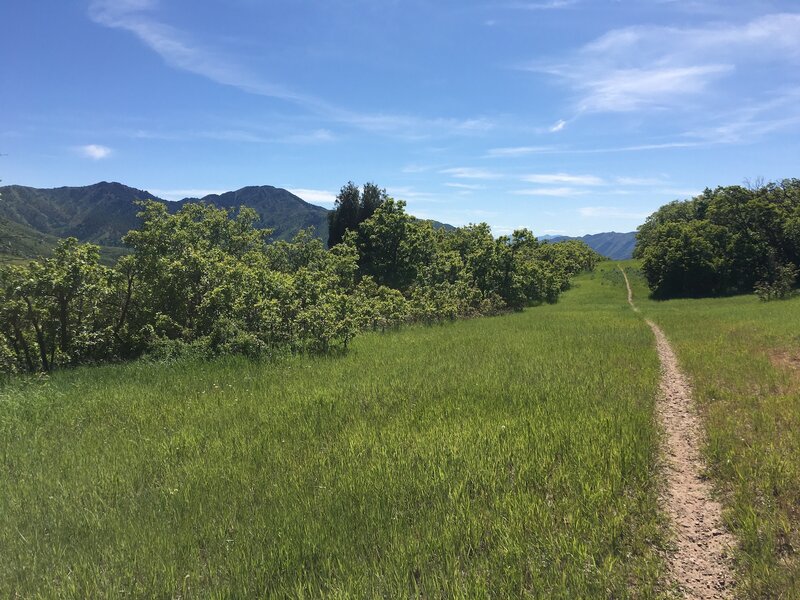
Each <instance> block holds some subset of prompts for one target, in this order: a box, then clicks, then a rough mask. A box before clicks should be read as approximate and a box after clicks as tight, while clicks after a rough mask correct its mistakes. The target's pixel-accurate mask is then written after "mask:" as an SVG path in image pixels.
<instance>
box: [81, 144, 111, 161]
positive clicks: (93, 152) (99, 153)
mask: <svg viewBox="0 0 800 600" xmlns="http://www.w3.org/2000/svg"><path fill="white" fill-rule="evenodd" d="M76 150H77V151H78V153H79V154H80V155H81V156H85V157H86V158H91V159H92V160H102V159H104V158H108V157H109V156H111V154H112V152H113V151H112V150H111V148H109V147H108V146H101V145H100V144H87V145H86V146H78V147H77V148H76Z"/></svg>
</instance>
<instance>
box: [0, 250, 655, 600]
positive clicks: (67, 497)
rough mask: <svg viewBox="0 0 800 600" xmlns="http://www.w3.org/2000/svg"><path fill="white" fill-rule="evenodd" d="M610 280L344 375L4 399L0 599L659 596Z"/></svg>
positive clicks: (240, 369) (383, 351)
mask: <svg viewBox="0 0 800 600" xmlns="http://www.w3.org/2000/svg"><path fill="white" fill-rule="evenodd" d="M611 267H612V265H603V268H602V269H600V271H599V272H598V273H596V274H593V275H585V276H582V277H580V278H578V279H577V281H576V284H575V285H574V287H573V289H571V290H570V291H569V292H567V293H566V294H565V295H564V296H563V297H562V299H561V300H560V301H559V303H558V304H555V305H546V306H540V307H536V308H531V309H528V310H526V311H524V312H520V313H514V314H509V315H506V316H501V317H493V318H481V319H473V320H467V321H459V322H454V323H449V324H446V325H442V326H434V327H422V326H417V327H409V328H405V329H401V330H399V331H393V332H388V333H385V334H377V333H376V334H367V335H363V336H361V337H359V338H357V339H356V340H355V341H354V343H353V345H352V348H351V350H350V351H349V352H348V353H346V354H344V355H341V356H334V357H327V358H320V357H317V358H315V357H308V356H306V357H299V356H298V357H290V358H285V359H283V360H278V361H273V362H250V361H247V360H245V359H237V358H230V357H229V358H224V359H219V360H216V361H211V362H199V361H198V362H192V361H183V362H175V363H171V364H163V363H159V364H156V363H148V362H145V361H139V362H135V363H131V364H126V365H119V366H103V367H93V368H80V369H75V370H72V371H61V372H56V373H54V374H52V375H51V376H49V377H42V378H30V379H25V380H16V381H13V382H11V383H7V384H5V387H3V388H0V515H2V519H0V556H1V557H2V560H0V596H2V597H24V598H40V597H41V598H45V597H67V598H87V597H117V596H119V597H125V596H132V597H153V598H241V597H258V596H263V597H295V598H303V597H306V598H317V597H329V598H372V597H383V598H401V597H426V598H430V597H437V598H459V597H460V598H474V597H495V598H501V597H533V598H578V597H596V598H609V597H614V598H627V597H633V598H651V597H662V596H664V595H667V594H668V593H669V590H666V589H665V588H664V587H663V583H662V582H663V569H664V567H663V562H662V560H661V558H660V557H661V556H662V555H663V551H664V549H665V547H666V542H665V536H664V523H663V518H662V516H661V514H660V512H659V510H658V505H657V492H658V490H657V486H658V477H657V473H656V468H657V464H658V460H657V451H658V431H657V428H656V427H655V424H654V420H653V404H654V400H655V395H656V387H657V381H658V375H659V369H658V360H657V356H656V353H655V350H654V347H653V340H652V338H651V334H650V332H649V330H648V329H647V327H646V326H645V325H644V324H643V323H642V321H641V319H640V317H639V316H637V315H635V314H634V313H633V312H632V311H630V310H629V309H628V307H627V305H626V304H625V297H624V294H623V293H622V291H621V288H620V286H619V282H618V281H616V279H615V275H614V272H613V269H611ZM609 269H611V270H609Z"/></svg>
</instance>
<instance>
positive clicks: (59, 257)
mask: <svg viewBox="0 0 800 600" xmlns="http://www.w3.org/2000/svg"><path fill="white" fill-rule="evenodd" d="M365 196H366V199H365V198H364V197H365ZM354 202H355V206H357V208H358V210H357V211H356V213H355V217H353V215H351V214H350V212H352V208H353V206H354ZM365 204H366V206H367V207H368V209H367V210H363V207H364V205H365ZM141 208H142V210H141V212H140V213H139V217H140V219H141V226H140V227H139V228H138V229H134V230H132V231H130V232H129V233H128V234H127V235H126V236H125V237H124V243H125V244H126V246H127V247H128V248H129V249H130V253H129V254H127V255H126V256H124V257H122V258H121V259H120V260H119V261H118V262H117V264H116V265H115V266H114V267H113V268H112V267H106V266H103V265H102V264H100V261H99V259H100V255H99V248H98V247H97V246H95V245H92V244H81V243H79V242H78V240H76V239H75V238H69V239H66V240H62V241H60V242H59V244H58V246H57V248H56V249H55V251H54V253H53V255H52V256H51V257H49V258H45V259H42V260H39V261H35V262H31V263H30V264H28V265H27V266H6V267H3V268H2V269H0V372H5V373H14V372H37V371H51V370H53V369H55V368H59V367H64V366H71V365H77V364H86V363H102V362H110V361H122V360H130V359H133V358H136V357H140V356H142V355H145V354H149V355H153V356H156V357H161V358H164V357H173V356H178V355H183V354H187V353H192V354H199V355H202V356H214V355H219V354H226V353H235V354H245V355H248V356H254V357H255V356H264V355H271V354H276V353H281V352H303V351H309V352H330V351H332V350H334V349H343V348H347V345H348V344H349V342H350V341H351V340H352V339H353V337H354V336H355V335H356V334H357V333H358V332H359V331H362V330H370V329H372V330H385V329H387V328H392V327H396V326H398V325H401V324H404V323H411V322H423V323H435V322H438V321H443V320H451V319H456V318H459V317H470V316H478V315H490V314H496V313H498V312H501V311H505V310H516V309H521V308H523V307H525V306H529V305H532V304H536V303H541V302H555V301H556V300H557V299H558V296H559V294H560V293H561V292H562V291H563V290H565V289H567V287H568V286H569V281H570V278H571V277H572V276H573V275H575V274H576V273H578V272H580V271H582V270H584V269H591V268H593V266H594V265H595V263H596V262H597V261H598V260H599V258H600V257H599V255H597V254H596V253H595V252H594V251H593V250H591V249H590V248H589V247H588V246H586V245H585V244H583V243H582V242H575V241H570V242H562V243H558V244H542V243H539V242H538V241H537V240H536V238H535V237H534V236H533V235H532V234H531V232H530V231H528V230H525V229H522V230H519V231H515V232H514V233H513V234H512V235H510V236H502V237H500V238H494V237H493V236H492V234H491V231H490V228H489V226H488V225H486V224H485V223H482V224H478V225H469V226H466V227H461V228H457V229H454V230H452V231H445V230H443V229H434V227H433V226H432V225H431V224H430V223H428V222H425V221H420V220H418V219H416V218H414V217H413V216H411V215H409V214H408V213H407V212H406V210H405V203H404V202H402V201H397V200H394V199H392V198H389V197H388V196H387V195H386V193H385V191H383V190H381V189H379V188H377V186H374V185H372V184H369V185H367V186H365V187H364V192H363V193H362V192H361V191H360V190H359V189H358V188H357V187H356V186H354V185H353V184H348V185H346V186H345V187H343V188H342V191H341V193H340V194H339V197H338V198H337V205H336V210H334V211H333V212H332V213H331V220H330V224H331V233H333V232H334V229H335V228H337V227H341V223H343V222H344V223H345V226H344V227H341V229H340V230H337V231H341V235H338V234H337V236H333V235H332V236H331V238H330V239H331V240H332V244H331V247H330V249H326V248H325V246H324V245H323V243H322V242H321V241H320V240H319V239H317V238H316V237H314V235H313V232H312V231H301V232H300V233H298V234H297V236H296V237H295V238H294V239H293V240H291V241H288V242H287V241H277V242H272V243H269V236H270V231H269V230H267V229H259V228H257V227H256V226H255V224H256V223H257V221H258V215H257V214H256V212H255V211H254V210H252V209H249V208H246V207H242V208H240V209H239V210H238V211H230V212H229V211H227V210H225V209H217V208H214V207H212V206H208V205H204V204H188V205H186V206H184V207H183V208H182V209H181V210H180V211H179V212H177V213H176V214H172V215H171V214H169V213H168V212H167V209H166V207H165V206H164V205H163V204H162V203H158V202H153V201H147V202H142V203H141ZM347 211H350V212H347ZM347 219H350V220H347Z"/></svg>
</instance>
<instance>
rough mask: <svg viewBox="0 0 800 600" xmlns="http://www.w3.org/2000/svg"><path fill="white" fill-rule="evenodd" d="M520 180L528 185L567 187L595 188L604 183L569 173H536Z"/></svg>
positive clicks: (592, 177) (592, 176)
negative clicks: (564, 185)
mask: <svg viewBox="0 0 800 600" xmlns="http://www.w3.org/2000/svg"><path fill="white" fill-rule="evenodd" d="M521 179H522V181H527V182H529V183H544V184H551V183H565V184H568V185H588V186H596V185H603V184H604V183H605V181H603V180H602V179H601V178H600V177H596V176H595V175H570V174H569V173H536V174H533V175H524V176H522V177H521Z"/></svg>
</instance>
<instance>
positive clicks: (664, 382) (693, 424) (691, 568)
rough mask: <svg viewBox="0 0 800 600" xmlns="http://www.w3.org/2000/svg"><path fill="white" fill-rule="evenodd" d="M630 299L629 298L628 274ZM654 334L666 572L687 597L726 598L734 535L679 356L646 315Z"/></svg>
mask: <svg viewBox="0 0 800 600" xmlns="http://www.w3.org/2000/svg"><path fill="white" fill-rule="evenodd" d="M620 271H622V276H623V277H624V278H625V285H626V287H627V288H628V303H629V304H630V305H631V308H632V309H633V310H634V311H636V312H639V309H638V308H637V307H636V305H635V304H634V302H633V292H632V291H631V285H630V282H629V281H628V276H627V275H626V273H625V271H624V270H623V269H620ZM645 320H646V322H647V324H648V325H649V326H650V329H652V330H653V334H654V335H655V338H656V347H657V350H658V357H659V359H660V360H661V383H660V385H659V388H660V393H659V402H658V405H657V411H658V416H659V419H660V420H661V425H662V427H663V428H664V441H663V443H662V454H663V457H664V460H665V463H666V465H665V466H666V469H665V474H666V482H665V486H664V491H663V498H662V502H663V504H664V509H665V511H666V513H667V515H668V516H669V518H670V521H671V524H672V531H673V535H674V540H673V541H674V544H675V551H674V553H672V554H671V556H670V557H669V558H668V562H669V568H670V574H671V576H672V579H673V581H674V582H675V583H676V584H677V585H678V586H679V588H680V589H681V591H682V592H683V593H684V595H685V597H686V598H697V599H718V598H730V597H731V596H732V593H731V591H732V588H733V574H732V571H731V564H730V549H731V548H732V547H733V545H734V539H733V537H732V536H731V535H730V534H729V533H728V532H727V531H726V529H725V527H724V525H723V523H722V507H721V506H720V504H719V503H718V502H717V501H715V500H714V499H713V498H712V494H711V486H710V484H709V482H708V481H707V480H706V479H705V478H704V477H703V467H704V465H703V460H702V457H701V455H700V444H701V439H702V429H701V427H700V423H699V420H698V417H697V414H696V413H695V410H694V405H693V403H692V394H691V387H690V386H689V384H688V383H687V381H686V378H685V377H684V376H683V373H681V370H680V368H679V367H678V360H677V358H676V357H675V353H674V352H673V350H672V347H671V346H670V343H669V340H667V338H666V336H665V335H664V332H663V331H661V328H659V327H658V325H656V324H655V323H653V322H652V321H650V320H648V319H645Z"/></svg>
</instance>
